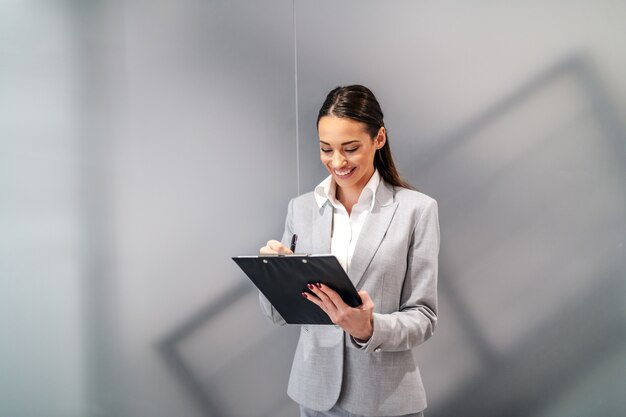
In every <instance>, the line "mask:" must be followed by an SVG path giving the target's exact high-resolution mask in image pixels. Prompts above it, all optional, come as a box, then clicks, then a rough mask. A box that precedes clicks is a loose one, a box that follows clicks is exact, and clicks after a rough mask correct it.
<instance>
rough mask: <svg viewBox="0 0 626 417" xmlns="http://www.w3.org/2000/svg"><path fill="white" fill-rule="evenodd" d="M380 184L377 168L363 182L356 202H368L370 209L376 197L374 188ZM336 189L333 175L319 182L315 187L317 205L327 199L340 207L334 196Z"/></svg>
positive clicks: (334, 205)
mask: <svg viewBox="0 0 626 417" xmlns="http://www.w3.org/2000/svg"><path fill="white" fill-rule="evenodd" d="M379 184H380V174H379V173H378V170H377V169H376V170H374V174H373V175H372V177H371V178H370V180H369V181H368V182H367V184H365V187H363V190H362V191H361V195H360V196H359V201H358V202H357V204H363V203H369V209H370V211H371V210H372V208H373V207H374V201H375V199H376V190H377V189H378V185H379ZM336 191H337V183H336V182H335V181H334V180H333V176H332V175H329V176H328V177H326V178H325V179H324V181H322V182H320V183H319V184H318V185H317V187H315V192H314V195H315V202H316V203H317V205H318V207H320V208H321V207H322V206H323V205H324V204H325V203H326V201H329V202H330V203H331V204H332V205H333V207H340V206H341V203H340V202H339V201H338V200H337V198H336V197H335V195H336Z"/></svg>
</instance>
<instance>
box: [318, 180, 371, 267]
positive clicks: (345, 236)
mask: <svg viewBox="0 0 626 417" xmlns="http://www.w3.org/2000/svg"><path fill="white" fill-rule="evenodd" d="M379 183H380V175H379V174H378V170H375V171H374V174H373V175H372V177H371V178H370V180H369V181H368V182H367V184H366V185H365V187H364V188H363V190H362V191H361V195H360V196H359V200H358V201H357V203H356V204H355V205H354V206H353V207H352V212H351V213H350V214H348V211H347V210H346V208H345V207H344V206H343V204H341V203H340V202H339V201H338V200H337V197H336V196H335V194H336V191H337V184H336V183H335V181H334V180H333V178H332V175H329V176H328V177H327V178H326V179H325V180H324V181H322V182H321V183H320V184H319V185H318V186H317V187H315V201H316V202H317V205H318V206H319V207H320V208H321V207H322V206H323V205H324V203H326V201H329V202H330V204H331V205H332V206H333V225H332V229H331V230H332V231H331V241H330V252H331V254H332V255H334V256H335V257H336V258H337V259H338V260H339V263H340V264H341V266H342V267H343V269H344V270H345V271H346V272H348V271H350V262H351V261H352V255H353V254H354V248H355V246H356V242H357V240H358V239H359V235H360V234H361V229H363V225H364V224H365V219H366V218H367V215H368V214H369V212H370V211H371V210H372V207H374V199H375V198H376V197H375V196H376V189H377V188H378V184H379Z"/></svg>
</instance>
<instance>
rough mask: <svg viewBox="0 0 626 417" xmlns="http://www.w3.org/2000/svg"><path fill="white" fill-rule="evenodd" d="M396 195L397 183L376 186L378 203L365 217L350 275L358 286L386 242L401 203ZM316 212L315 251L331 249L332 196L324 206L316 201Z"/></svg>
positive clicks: (381, 183)
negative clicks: (385, 239) (384, 240)
mask: <svg viewBox="0 0 626 417" xmlns="http://www.w3.org/2000/svg"><path fill="white" fill-rule="evenodd" d="M393 196H394V191H393V187H392V186H391V185H389V184H387V183H386V182H384V181H382V180H381V181H380V184H379V186H378V189H377V190H376V197H375V199H374V206H373V207H372V210H371V211H370V213H369V214H368V216H367V218H366V219H365V224H364V225H363V229H362V230H361V234H360V235H359V240H358V242H357V243H356V247H355V249H354V255H353V257H352V261H351V262H350V271H348V276H349V277H350V280H351V281H352V283H353V284H354V286H355V287H357V288H358V285H359V283H360V281H361V280H362V278H363V275H364V273H365V271H366V270H367V267H368V266H369V264H370V263H371V261H372V258H373V257H374V255H375V254H376V251H377V250H378V247H379V246H380V244H381V243H382V241H383V238H384V237H385V234H386V233H387V229H388V228H389V224H390V223H391V220H392V219H393V216H394V214H395V212H396V208H397V207H398V203H397V202H394V200H393ZM312 215H313V219H312V222H311V224H312V225H313V231H312V233H313V236H312V237H313V242H312V243H313V247H312V249H313V253H330V234H331V229H332V224H333V206H332V204H330V202H329V201H328V200H327V201H326V202H325V203H324V204H323V205H322V207H318V206H317V205H315V207H314V209H313V213H312Z"/></svg>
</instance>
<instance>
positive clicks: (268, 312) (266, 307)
mask: <svg viewBox="0 0 626 417" xmlns="http://www.w3.org/2000/svg"><path fill="white" fill-rule="evenodd" d="M292 235H293V199H292V200H291V201H290V202H289V206H288V207H287V219H286V220H285V231H284V233H283V238H282V239H281V242H282V244H283V245H285V246H289V243H290V242H289V239H291V236H292ZM259 302H260V303H261V309H262V310H263V313H264V314H265V316H267V317H268V318H269V319H270V320H271V321H272V322H273V323H274V324H277V325H279V326H284V325H285V324H287V322H286V321H285V319H283V317H282V316H281V315H280V313H278V311H276V309H275V308H274V306H272V304H271V303H270V302H269V301H268V300H267V298H265V296H264V295H263V294H262V293H261V292H259Z"/></svg>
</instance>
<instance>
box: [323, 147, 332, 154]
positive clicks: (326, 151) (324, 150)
mask: <svg viewBox="0 0 626 417" xmlns="http://www.w3.org/2000/svg"><path fill="white" fill-rule="evenodd" d="M320 150H321V151H322V152H324V153H329V152H332V151H333V150H332V149H324V148H321V149H320Z"/></svg>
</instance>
